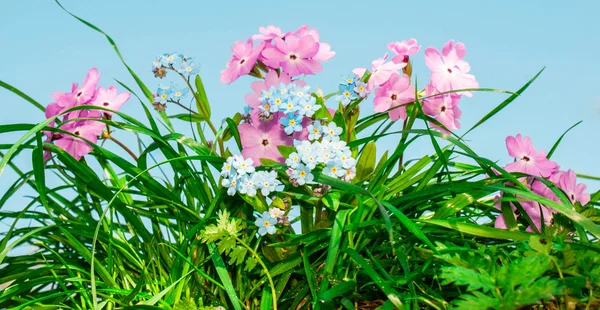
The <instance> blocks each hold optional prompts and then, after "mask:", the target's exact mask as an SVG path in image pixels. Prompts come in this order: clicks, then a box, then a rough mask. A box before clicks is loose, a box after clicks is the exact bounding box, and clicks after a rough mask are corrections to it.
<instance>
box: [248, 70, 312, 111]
mask: <svg viewBox="0 0 600 310" xmlns="http://www.w3.org/2000/svg"><path fill="white" fill-rule="evenodd" d="M280 83H283V84H284V85H288V84H290V83H294V84H298V85H300V86H305V85H306V83H305V82H304V81H301V80H296V81H293V82H292V79H291V78H290V75H289V74H287V73H286V72H281V74H279V75H277V72H276V71H275V70H271V71H269V72H267V75H266V76H265V79H264V81H263V80H261V81H256V82H252V84H250V87H251V88H252V90H253V91H254V93H253V94H246V96H245V97H244V99H245V100H246V104H248V106H250V107H251V108H256V107H258V106H259V105H260V101H259V100H258V98H260V96H261V91H263V90H265V91H266V90H268V89H269V88H271V86H272V87H275V88H277V87H279V84H280Z"/></svg>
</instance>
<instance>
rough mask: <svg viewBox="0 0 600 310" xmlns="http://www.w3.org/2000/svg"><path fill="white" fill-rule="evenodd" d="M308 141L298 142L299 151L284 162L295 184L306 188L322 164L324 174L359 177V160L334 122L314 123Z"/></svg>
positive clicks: (346, 177) (347, 177)
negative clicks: (354, 156)
mask: <svg viewBox="0 0 600 310" xmlns="http://www.w3.org/2000/svg"><path fill="white" fill-rule="evenodd" d="M307 129H308V140H304V141H296V142H295V143H296V152H294V153H292V154H290V155H289V156H288V158H287V159H286V161H285V164H286V165H287V166H288V167H289V168H288V175H289V177H290V180H291V181H292V183H294V184H297V185H304V184H307V183H310V182H312V181H313V179H314V175H313V174H312V170H313V169H315V167H316V166H317V165H319V164H323V165H324V168H323V174H325V175H328V176H332V177H336V178H340V179H343V180H346V181H350V180H351V179H352V178H354V176H356V159H354V158H353V157H352V151H350V148H349V147H348V146H346V142H345V141H340V135H341V134H342V128H340V127H338V126H337V125H336V124H335V123H334V122H330V123H329V124H328V125H322V124H321V122H320V121H319V120H315V121H314V122H313V123H312V124H310V125H309V126H308V127H307Z"/></svg>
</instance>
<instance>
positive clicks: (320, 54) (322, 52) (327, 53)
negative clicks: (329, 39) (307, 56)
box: [286, 25, 335, 62]
mask: <svg viewBox="0 0 600 310" xmlns="http://www.w3.org/2000/svg"><path fill="white" fill-rule="evenodd" d="M294 34H295V35H298V36H299V37H303V36H305V35H310V36H312V37H313V39H315V42H317V43H319V51H317V53H316V54H315V56H313V57H312V59H313V60H316V61H320V62H325V61H328V60H329V59H331V58H333V56H335V52H334V51H332V50H331V45H329V44H327V43H323V42H320V41H319V31H318V30H317V29H316V28H312V29H308V25H304V26H302V27H300V28H298V30H296V32H294ZM286 36H287V34H286Z"/></svg>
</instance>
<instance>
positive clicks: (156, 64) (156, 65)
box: [152, 55, 162, 69]
mask: <svg viewBox="0 0 600 310" xmlns="http://www.w3.org/2000/svg"><path fill="white" fill-rule="evenodd" d="M161 60H162V56H161V55H158V56H156V60H155V61H153V62H152V69H158V68H160V67H162V62H161Z"/></svg>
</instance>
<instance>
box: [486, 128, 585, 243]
mask: <svg viewBox="0 0 600 310" xmlns="http://www.w3.org/2000/svg"><path fill="white" fill-rule="evenodd" d="M506 148H507V149H508V153H509V154H510V156H511V157H513V158H515V161H514V162H512V163H510V164H508V165H506V166H505V167H504V169H505V170H506V171H509V172H520V173H525V174H528V175H531V177H526V178H524V179H522V182H523V183H524V184H526V186H527V187H528V188H529V189H531V190H532V191H533V192H534V193H536V194H538V195H540V196H543V197H546V198H548V199H551V200H553V201H556V202H560V199H559V198H558V196H557V195H556V194H555V193H554V192H553V191H552V190H551V189H550V188H549V187H548V186H546V184H544V183H543V182H541V181H540V180H538V179H536V178H534V177H543V178H546V179H547V180H548V181H550V182H552V183H554V184H555V185H556V186H557V187H558V188H559V189H561V190H562V191H563V192H564V193H565V194H566V195H567V197H568V198H569V200H570V201H571V203H572V204H575V203H580V204H581V205H586V204H587V203H588V202H589V201H590V195H589V194H587V193H585V190H586V188H587V186H586V185H585V184H577V176H576V174H575V172H574V171H573V170H568V171H561V170H559V166H558V164H557V163H556V162H554V161H552V160H550V159H548V158H547V157H546V153H545V152H544V151H537V150H536V148H535V147H534V146H533V143H532V142H531V139H530V138H529V137H524V138H523V137H522V136H521V135H520V134H518V135H516V136H514V137H512V136H509V137H507V138H506ZM500 198H501V196H498V197H497V199H498V200H499V199H500ZM518 198H520V202H519V203H520V204H521V206H522V207H523V209H524V210H525V211H526V212H527V215H529V217H530V218H531V220H532V221H533V223H534V224H535V226H536V228H537V230H538V231H542V219H543V223H544V225H545V226H550V225H553V224H554V220H553V215H554V214H555V213H556V212H557V211H555V210H553V209H550V208H548V207H546V206H544V205H541V204H539V203H538V202H535V201H530V200H526V199H524V198H522V197H518ZM496 208H497V209H500V204H496ZM511 208H512V210H513V212H515V217H519V216H521V215H520V214H518V212H517V208H516V207H515V205H514V204H512V203H511ZM495 227H496V228H507V227H506V222H505V219H504V216H503V215H502V214H500V215H498V217H497V218H496V223H495ZM527 230H528V231H533V227H528V228H527Z"/></svg>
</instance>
